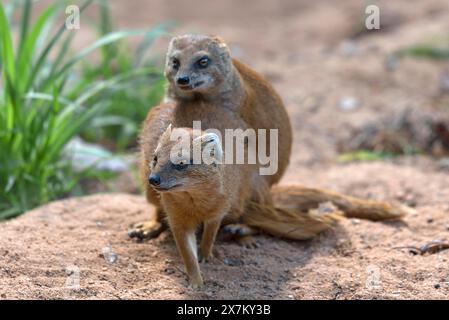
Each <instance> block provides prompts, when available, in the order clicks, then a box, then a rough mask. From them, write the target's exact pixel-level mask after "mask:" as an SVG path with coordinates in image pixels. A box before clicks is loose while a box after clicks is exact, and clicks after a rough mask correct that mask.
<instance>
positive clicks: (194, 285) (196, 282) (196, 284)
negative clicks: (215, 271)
mask: <svg viewBox="0 0 449 320" xmlns="http://www.w3.org/2000/svg"><path fill="white" fill-rule="evenodd" d="M203 286H204V282H203V279H202V278H197V279H190V280H189V288H191V289H200V288H202V287H203Z"/></svg>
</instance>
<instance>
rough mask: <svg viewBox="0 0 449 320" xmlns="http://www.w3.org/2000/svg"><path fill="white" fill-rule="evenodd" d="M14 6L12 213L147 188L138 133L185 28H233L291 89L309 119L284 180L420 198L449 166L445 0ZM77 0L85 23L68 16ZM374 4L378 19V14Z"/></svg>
mask: <svg viewBox="0 0 449 320" xmlns="http://www.w3.org/2000/svg"><path fill="white" fill-rule="evenodd" d="M1 4H2V5H1V8H2V12H1V16H0V19H1V21H0V48H1V51H0V71H1V74H2V77H1V80H0V84H1V87H0V190H1V193H0V219H7V218H11V217H14V216H17V215H19V214H21V213H23V212H25V211H27V210H29V209H31V208H34V207H36V206H39V205H41V204H43V203H46V202H48V201H51V200H55V199H60V198H66V197H71V196H79V195H84V194H91V193H97V192H126V193H140V186H139V182H138V179H137V171H136V152H137V135H138V132H139V128H140V125H141V123H142V121H143V119H144V118H145V115H146V113H147V112H148V110H149V109H150V108H151V107H152V106H154V105H157V104H158V102H159V101H160V100H161V98H162V97H163V94H164V78H163V65H164V55H165V50H166V48H167V45H168V42H169V39H170V38H171V37H172V36H173V35H178V34H184V33H204V34H216V35H220V36H221V37H223V38H224V39H225V40H226V41H227V43H228V45H229V46H230V48H231V50H232V54H233V56H234V57H236V58H238V59H240V60H242V61H243V62H245V63H247V64H248V65H250V66H251V67H253V68H254V69H256V70H257V71H259V72H260V73H262V74H263V75H264V76H265V77H266V78H268V79H269V80H270V81H271V82H272V84H273V85H274V86H275V88H276V89H277V90H278V91H279V93H280V94H281V96H282V98H283V99H284V102H285V104H286V106H287V109H288V111H289V114H290V117H291V122H292V124H293V127H294V130H295V140H294V149H293V155H292V159H291V163H290V167H289V171H288V172H287V174H286V175H285V177H284V180H283V182H284V183H297V182H300V183H306V184H308V185H313V186H319V187H330V188H337V189H340V190H341V189H343V190H341V191H346V192H348V193H351V194H354V195H359V196H364V197H370V198H385V197H394V198H396V199H398V200H400V201H403V202H406V203H407V204H409V205H411V206H414V205H416V203H417V202H419V201H421V200H422V199H424V200H425V201H435V199H434V198H432V196H430V195H427V193H430V190H431V189H432V188H431V187H430V189H429V182H428V181H427V180H426V172H428V171H429V170H432V171H438V172H445V171H446V170H448V169H449V158H447V154H448V151H449V121H448V118H449V65H448V62H449V3H448V2H447V0H426V1H424V0H420V1H418V0H414V1H412V0H397V1H388V0H384V1H380V0H379V1H362V0H342V1H338V5H337V4H336V2H335V1H332V0H317V1H305V0H283V1H275V0H258V1H237V0H230V1H198V0H197V1H178V0H170V1H163V0H133V1H125V0H110V1H106V0H105V1H99V0H97V1H70V2H68V1H67V2H66V1H43V0H42V1H25V0H20V1H19V0H17V1H14V0H6V1H5V0H2V2H1ZM72 4H76V5H77V6H78V7H79V8H80V10H81V13H80V28H79V29H73V30H67V28H65V24H64V21H65V20H66V18H67V17H68V16H69V14H66V12H65V11H66V7H67V6H68V5H72ZM368 5H376V6H378V8H379V10H380V29H379V30H367V29H366V27H365V20H366V18H367V16H368V15H367V14H366V13H365V9H366V7H367V6H368ZM368 162H369V163H374V164H375V165H374V166H373V165H371V166H366V165H365V164H366V163H368ZM396 174H397V175H399V176H401V177H402V179H401V181H402V182H401V183H398V182H397V180H396V178H395V175H396ZM357 177H358V178H357ZM348 179H349V180H351V179H353V180H354V181H353V182H352V183H346V184H344V186H339V181H342V180H345V181H347V180H348ZM417 186H419V187H417ZM420 188H422V189H420ZM435 188H437V189H438V190H440V189H439V187H437V186H435Z"/></svg>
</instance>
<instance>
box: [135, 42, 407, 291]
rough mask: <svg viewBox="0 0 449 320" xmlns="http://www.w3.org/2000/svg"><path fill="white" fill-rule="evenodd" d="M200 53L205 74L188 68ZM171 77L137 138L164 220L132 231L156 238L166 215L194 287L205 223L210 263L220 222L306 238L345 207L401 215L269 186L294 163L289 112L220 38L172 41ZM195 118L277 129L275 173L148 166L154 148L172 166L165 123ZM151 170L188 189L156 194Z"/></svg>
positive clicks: (205, 123) (356, 212) (211, 124)
mask: <svg viewBox="0 0 449 320" xmlns="http://www.w3.org/2000/svg"><path fill="white" fill-rule="evenodd" d="M198 52H199V53H201V54H202V55H203V54H205V53H207V54H208V55H209V56H211V59H212V61H213V64H212V65H211V68H210V69H208V70H206V71H203V73H201V72H198V73H197V72H196V71H191V70H190V69H189V68H190V67H189V66H190V65H191V64H192V63H194V60H193V59H196V57H197V56H198ZM173 56H175V57H177V58H178V59H179V60H180V65H181V66H180V67H179V69H178V70H173V67H172V66H171V63H172V59H173ZM194 57H195V58H194ZM189 72H190V73H189ZM192 72H193V73H192ZM178 74H193V75H192V77H193V76H194V77H195V79H205V80H204V81H203V82H204V83H206V84H207V86H206V87H202V86H199V87H198V88H195V89H194V90H190V91H185V90H181V89H180V88H178V87H177V85H176V81H175V80H176V77H177V75H178ZM166 76H167V79H168V82H169V86H168V89H167V99H166V101H167V102H166V103H163V104H161V105H160V106H158V107H155V108H153V109H152V110H151V111H150V112H149V114H148V116H147V119H146V120H145V122H144V126H143V130H142V133H141V138H140V145H141V163H140V173H141V179H142V183H143V185H144V186H145V190H146V197H147V199H148V201H149V202H150V203H152V204H153V205H154V206H156V208H157V215H156V219H158V222H160V223H147V224H139V226H142V225H143V226H150V227H151V228H152V229H145V227H135V228H134V229H133V234H143V235H145V234H150V235H153V234H158V233H159V232H160V230H154V228H156V227H157V228H161V227H162V226H163V223H162V221H163V216H164V215H165V214H168V222H169V225H170V228H171V230H172V232H173V234H174V237H175V240H176V243H177V246H178V250H179V252H180V254H181V256H182V258H183V260H184V263H185V265H186V270H187V273H188V275H189V279H190V283H191V285H192V286H194V287H198V286H201V285H202V282H203V281H202V278H201V274H200V271H199V266H198V263H197V255H196V248H194V246H193V242H194V240H195V239H194V231H195V229H196V227H197V226H198V225H199V224H201V223H204V233H203V239H202V242H201V245H200V256H201V258H203V259H205V260H207V258H209V257H210V255H211V252H212V245H213V242H214V240H215V235H216V233H217V230H218V227H219V225H220V223H221V222H222V223H224V224H230V223H233V224H235V223H239V222H240V223H241V222H244V223H247V224H249V225H252V226H254V227H256V228H259V229H262V230H264V231H266V232H267V233H271V234H273V235H277V236H282V237H287V238H292V239H307V238H310V237H313V236H314V235H316V234H317V233H319V232H321V231H323V230H326V229H328V228H329V227H330V226H331V225H333V224H334V223H335V222H336V221H337V220H338V219H339V218H340V217H341V215H342V212H340V210H341V211H343V212H344V214H346V215H347V216H357V217H362V218H363V217H366V218H370V219H374V220H380V219H391V218H399V217H400V216H401V213H402V212H401V211H397V209H395V208H393V207H390V206H389V205H388V204H379V203H377V202H371V201H364V200H359V199H355V198H351V197H346V196H342V195H337V194H334V193H331V192H328V191H324V190H318V189H309V188H301V187H293V188H289V189H282V188H275V189H273V191H271V190H270V189H271V186H272V185H273V184H274V183H276V182H278V181H279V180H280V178H281V177H282V175H283V173H284V172H285V170H286V167H287V165H288V161H289V158H290V153H291V143H292V132H291V126H290V122H289V119H288V115H287V112H286V110H285V108H284V105H283V103H282V101H281V99H280V97H279V95H278V94H277V93H276V92H275V90H274V89H273V87H272V86H271V85H270V84H269V83H268V82H267V81H266V80H265V79H264V78H263V77H261V76H260V75H259V74H257V73H256V72H255V71H253V70H252V69H250V68H249V67H247V66H245V65H244V64H242V63H240V62H238V61H237V60H235V59H231V58H230V56H229V49H228V48H227V46H226V45H225V44H224V42H223V41H222V40H221V39H219V38H216V37H208V36H182V37H177V38H175V39H173V40H172V42H171V44H170V48H169V51H168V53H167V68H166ZM195 81H196V80H195ZM198 81H200V80H198ZM201 81H202V80H201ZM195 120H201V122H202V129H203V130H206V129H209V128H214V129H218V130H219V131H220V132H221V133H222V136H224V130H225V129H237V128H240V129H243V130H245V129H247V128H254V129H278V130H279V145H278V156H279V158H278V159H279V166H278V172H277V173H276V174H275V175H272V176H261V175H259V170H258V169H259V166H258V165H257V164H256V165H218V166H211V165H207V166H205V167H201V166H199V167H197V168H196V169H192V170H191V171H189V174H188V175H187V176H182V175H181V174H180V173H176V172H175V171H173V170H171V171H170V170H169V169H167V168H168V167H164V168H163V167H158V166H155V167H154V166H153V167H152V168H150V166H149V164H150V163H152V162H153V158H154V152H155V150H156V149H157V153H158V154H159V156H158V157H159V158H158V163H161V164H166V163H168V150H169V148H170V147H172V142H169V141H167V140H166V139H165V138H164V139H162V140H164V143H161V145H159V146H158V140H159V137H161V135H163V133H164V131H165V130H166V128H167V126H168V125H169V124H172V125H173V127H174V128H180V127H187V128H189V127H192V123H193V121H195ZM185 130H189V129H185ZM159 142H161V141H159ZM268 143H270V142H269V141H268ZM267 149H268V148H267ZM154 172H157V173H160V174H161V175H163V176H164V177H165V178H164V179H168V180H170V179H175V180H176V179H179V181H182V183H184V184H186V185H188V187H187V186H184V187H181V188H184V189H182V192H158V191H155V189H153V188H152V187H150V186H149V184H148V176H149V175H150V173H154ZM168 180H167V181H168ZM170 181H171V180H170ZM193 182H194V183H193ZM170 183H171V182H170ZM273 198H274V199H273ZM328 201H332V202H335V205H336V206H337V208H335V207H330V208H329V207H325V208H324V209H323V208H322V207H320V204H321V203H323V202H328ZM250 233H252V232H250ZM245 240H248V235H245Z"/></svg>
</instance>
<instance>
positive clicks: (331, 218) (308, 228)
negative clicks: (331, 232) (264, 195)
mask: <svg viewBox="0 0 449 320" xmlns="http://www.w3.org/2000/svg"><path fill="white" fill-rule="evenodd" d="M242 218H243V221H244V223H246V224H248V225H249V226H250V227H254V228H257V229H259V230H262V231H264V232H266V233H268V234H271V235H273V236H276V237H280V238H286V239H292V240H307V239H311V238H313V237H314V236H316V235H317V234H319V233H321V232H322V231H325V230H327V229H330V228H331V227H333V226H334V225H335V224H336V223H337V222H338V221H339V220H340V219H342V218H343V213H342V212H341V211H340V210H338V209H337V208H336V207H335V206H334V205H332V204H331V203H329V202H327V203H323V204H321V205H320V206H319V207H318V208H315V209H309V210H305V211H302V210H295V209H288V208H280V207H274V206H270V205H263V204H260V203H257V202H250V203H249V204H248V206H247V207H246V211H245V213H244V215H243V217H242Z"/></svg>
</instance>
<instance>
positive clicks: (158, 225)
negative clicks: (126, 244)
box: [128, 208, 168, 241]
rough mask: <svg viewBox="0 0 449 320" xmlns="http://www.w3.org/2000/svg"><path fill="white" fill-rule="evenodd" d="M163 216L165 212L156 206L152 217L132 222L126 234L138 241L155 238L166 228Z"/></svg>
mask: <svg viewBox="0 0 449 320" xmlns="http://www.w3.org/2000/svg"><path fill="white" fill-rule="evenodd" d="M164 217H165V213H164V212H163V211H162V209H160V208H157V209H156V216H155V217H154V219H152V220H148V221H143V222H137V223H134V224H132V225H131V226H130V228H129V230H128V236H129V237H130V238H136V239H138V240H140V241H142V240H148V239H153V238H157V237H158V236H159V235H160V234H161V233H162V232H164V231H165V230H167V229H168V224H167V222H166V221H165V219H164Z"/></svg>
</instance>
